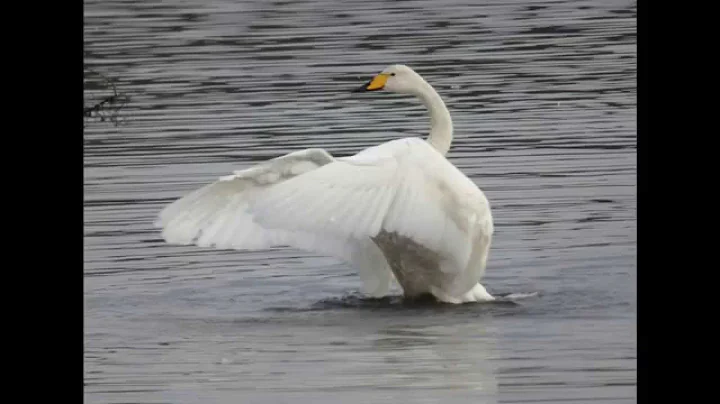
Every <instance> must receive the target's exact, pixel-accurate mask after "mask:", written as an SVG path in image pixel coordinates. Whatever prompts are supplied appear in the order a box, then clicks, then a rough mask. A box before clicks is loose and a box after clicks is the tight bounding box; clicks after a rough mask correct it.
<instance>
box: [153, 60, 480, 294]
mask: <svg viewBox="0 0 720 404" xmlns="http://www.w3.org/2000/svg"><path fill="white" fill-rule="evenodd" d="M363 88H364V89H365V90H368V91H372V90H379V89H386V90H389V91H394V92H401V93H409V94H414V95H416V96H418V97H419V98H420V99H421V100H422V102H423V104H425V106H426V107H427V108H428V110H429V112H430V117H431V131H430V136H429V137H428V139H427V141H425V140H422V139H419V138H403V139H397V140H393V141H389V142H387V143H383V144H381V145H379V146H375V147H370V148H368V149H365V150H363V151H361V152H360V153H358V154H356V155H354V156H350V157H343V158H333V157H332V156H331V155H330V154H328V153H327V152H326V151H324V150H322V149H307V150H302V151H298V152H294V153H290V154H287V155H285V156H282V157H278V158H275V159H272V160H269V161H267V162H265V163H262V164H259V165H257V166H254V167H251V168H249V169H246V170H242V171H237V172H235V173H234V174H232V175H229V176H226V177H222V178H220V179H219V180H218V181H216V182H215V183H212V184H210V185H207V186H205V187H204V188H201V189H199V190H197V191H195V192H194V193H192V194H190V195H187V196H185V197H183V198H181V199H179V200H177V201H176V202H174V203H172V204H171V205H170V206H168V207H167V208H165V210H163V212H162V213H161V214H160V219H159V221H158V225H159V226H160V227H161V228H162V230H163V232H162V234H163V237H164V238H165V240H166V241H167V242H169V243H174V244H197V245H199V246H202V247H215V248H223V249H225V248H227V249H258V248H267V247H271V246H281V245H289V246H294V247H297V248H301V249H305V250H309V251H315V252H320V253H324V254H328V255H330V256H335V257H337V258H341V259H343V260H345V261H347V262H349V263H350V264H351V265H352V266H353V267H354V268H355V269H356V270H357V271H358V273H359V275H360V278H361V280H362V283H363V288H362V289H363V291H364V292H365V293H367V294H369V295H371V296H375V297H380V296H384V295H386V294H387V293H388V292H389V289H390V286H391V282H392V280H393V278H395V279H396V280H397V281H398V283H399V284H400V286H401V287H402V288H403V291H404V293H405V295H406V296H408V297H415V296H419V295H424V294H431V295H433V296H435V297H436V298H437V299H438V300H440V301H443V302H448V303H463V302H474V301H486V300H493V299H494V298H493V297H492V296H491V295H490V294H489V293H488V292H487V291H486V290H485V288H484V287H483V286H482V285H481V284H480V283H478V282H479V281H480V279H481V278H482V276H483V274H484V272H485V265H486V261H487V256H488V251H489V249H490V242H491V238H492V233H493V221H492V215H491V213H490V206H489V203H488V201H487V199H486V198H485V195H484V194H483V192H482V191H481V190H480V189H479V188H478V187H477V186H476V185H475V183H473V182H472V181H471V180H470V179H469V178H467V177H466V176H465V175H464V174H462V173H461V172H460V171H459V170H458V169H457V168H456V167H455V166H453V165H452V164H451V163H450V162H449V161H448V160H447V159H446V158H445V157H444V156H445V154H446V153H447V151H448V149H449V147H450V143H451V141H452V120H451V118H450V114H449V113H448V111H447V108H445V104H444V103H443V101H442V99H441V98H440V96H439V95H438V94H437V93H436V92H435V90H434V89H433V88H432V87H431V86H430V85H429V84H428V83H427V82H425V80H423V79H422V78H421V77H420V76H419V75H418V74H417V73H415V72H414V71H412V70H411V69H410V68H409V67H406V66H402V65H393V66H390V67H388V68H387V69H385V70H384V71H383V72H382V73H380V74H379V75H377V76H376V77H375V78H374V79H373V80H372V81H371V82H369V83H368V84H367V85H366V86H364V87H363Z"/></svg>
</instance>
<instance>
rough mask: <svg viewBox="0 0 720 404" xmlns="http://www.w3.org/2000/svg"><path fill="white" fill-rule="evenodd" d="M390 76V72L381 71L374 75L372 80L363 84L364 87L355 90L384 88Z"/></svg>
mask: <svg viewBox="0 0 720 404" xmlns="http://www.w3.org/2000/svg"><path fill="white" fill-rule="evenodd" d="M388 77H390V74H388V73H380V74H378V75H377V76H375V77H373V79H372V80H370V81H368V82H367V83H365V84H363V85H362V87H360V88H358V89H357V90H355V92H361V91H377V90H382V89H383V87H385V83H387V80H388Z"/></svg>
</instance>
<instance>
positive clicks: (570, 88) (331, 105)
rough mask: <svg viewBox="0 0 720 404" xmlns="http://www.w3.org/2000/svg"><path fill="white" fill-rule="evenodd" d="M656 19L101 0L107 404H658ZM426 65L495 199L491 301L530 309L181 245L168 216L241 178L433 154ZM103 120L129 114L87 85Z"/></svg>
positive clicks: (101, 320) (517, 10) (101, 297)
mask: <svg viewBox="0 0 720 404" xmlns="http://www.w3.org/2000/svg"><path fill="white" fill-rule="evenodd" d="M635 17H636V6H635V3H634V2H632V1H607V0H594V1H565V0H559V1H547V0H540V1H485V2H481V1H470V0H466V1H452V0H450V1H448V0H443V1H428V0H420V1H412V0H411V1H389V0H386V1H373V0H364V1H330V0H308V1H295V0H286V1H275V2H272V1H260V0H257V1H239V0H236V1H230V0H210V1H202V0H172V1H158V0H146V1H140V0H102V1H100V0H85V28H84V36H85V64H86V70H88V69H91V70H92V71H94V72H97V73H101V74H103V75H106V76H107V77H111V78H113V79H116V80H117V84H116V88H117V91H118V92H121V93H123V94H125V95H127V96H129V97H130V101H129V102H128V103H127V105H126V106H125V108H123V109H122V110H120V111H119V112H118V113H117V116H119V117H120V118H121V122H120V124H119V125H117V126H116V125H115V124H114V123H113V122H110V121H108V120H105V121H100V119H99V118H88V119H86V128H85V134H84V146H85V177H84V179H85V203H84V212H85V218H84V221H85V261H84V263H85V266H84V287H85V294H84V303H85V342H84V346H85V351H84V363H85V380H84V383H85V387H84V389H85V400H86V402H88V403H289V402H293V403H295V402H300V403H378V402H391V401H400V402H403V403H453V402H462V403H467V402H472V403H500V402H502V403H521V402H523V403H535V402H547V403H559V402H570V403H590V402H592V403H606V402H607V403H609V402H612V403H630V402H635V397H636V381H637V376H636V363H637V361H636V343H635V340H636V314H635V312H636V307H637V306H636V293H635V288H636V272H635V258H636V240H637V236H636V219H635V211H636V194H635V182H636V140H635V139H636V137H635V136H636V122H635V115H636V86H635V81H636V49H637V47H636V36H635V24H636V23H635ZM391 63H404V64H408V65H410V66H411V67H413V68H415V69H416V70H417V71H418V72H419V73H420V74H421V75H423V76H424V77H425V78H426V80H427V81H428V82H430V83H431V84H432V85H433V86H435V88H436V89H437V91H438V92H439V93H440V94H441V96H442V97H443V98H444V99H445V101H446V103H447V105H448V107H449V109H450V110H451V113H452V114H453V119H454V122H455V126H456V129H455V136H456V139H455V142H454V144H453V148H452V149H451V151H450V154H449V156H448V158H449V159H450V161H451V162H453V163H454V164H456V165H457V166H458V167H459V168H460V169H461V170H462V171H463V172H465V173H466V174H467V175H468V176H469V177H470V178H471V179H472V180H474V181H475V182H476V183H477V184H478V185H479V186H480V187H481V188H482V189H483V190H484V191H485V193H486V195H487V196H488V198H489V200H490V201H491V204H492V207H493V214H494V217H495V228H496V236H495V239H494V242H493V248H492V250H491V254H490V259H489V262H488V269H487V275H486V277H485V278H484V281H483V284H485V285H486V287H487V288H488V291H490V292H491V293H494V294H498V295H508V294H513V296H510V297H509V298H508V299H511V298H512V299H515V300H514V303H513V302H501V303H494V304H467V305H461V306H452V305H440V304H431V303H415V304H410V303H407V302H404V301H403V300H402V299H401V298H400V295H399V292H397V291H396V292H395V295H394V296H392V297H390V298H386V299H380V300H368V299H364V298H362V297H361V296H360V295H359V294H358V292H357V290H358V288H359V282H360V281H359V279H358V277H357V276H356V274H354V273H353V272H352V271H351V270H350V269H349V267H348V266H346V265H344V264H342V263H340V262H338V261H336V260H334V259H330V258H326V257H322V256H317V255H315V254H310V253H304V252H301V251H297V250H293V249H289V248H277V249H271V250H264V251H249V252H248V251H217V250H209V249H201V248H197V247H185V246H182V247H181V246H170V245H167V244H165V243H164V242H163V241H162V239H161V238H160V236H159V234H158V231H157V230H156V229H154V228H153V226H152V222H153V221H154V220H155V216H156V214H157V213H158V212H159V211H160V210H161V209H162V207H163V206H165V205H166V204H167V203H169V202H171V201H172V200H174V199H175V198H178V197H180V196H182V195H184V194H186V193H187V192H189V191H191V190H193V189H196V188H198V187H200V186H202V185H204V184H207V183H209V182H211V181H213V180H215V179H216V178H217V177H219V176H222V175H226V174H228V173H230V172H231V171H232V170H237V169H242V168H246V167H249V166H251V165H252V164H254V163H255V162H257V161H261V160H265V159H269V158H272V157H276V156H278V155H282V154H285V153H288V152H291V151H294V150H299V149H303V148H307V147H324V148H326V149H327V150H328V151H329V152H330V153H332V154H333V155H336V156H344V155H350V154H352V153H355V152H358V151H359V150H361V149H363V148H365V147H368V146H371V145H375V144H378V143H381V142H384V141H388V140H391V139H395V138H398V137H401V136H424V135H425V134H426V133H427V129H428V119H427V117H426V115H425V110H424V109H423V107H422V106H421V105H419V104H418V103H417V101H416V100H414V99H411V98H408V97H405V96H400V95H390V94H382V93H370V94H355V93H351V92H350V91H351V90H352V89H354V88H355V87H357V86H359V85H360V84H362V83H363V82H364V81H366V80H367V79H369V78H370V77H371V76H372V75H374V74H375V73H378V72H379V71H380V70H382V69H383V68H384V67H385V66H386V65H388V64H391ZM86 77H87V78H88V81H87V82H86V100H85V103H86V105H89V104H91V103H92V102H93V100H97V99H100V98H102V97H105V96H107V95H109V93H108V91H110V90H108V88H107V87H103V85H101V83H99V82H98V81H97V80H95V82H93V80H90V77H91V75H88V76H86Z"/></svg>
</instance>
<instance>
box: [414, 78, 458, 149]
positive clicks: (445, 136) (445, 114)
mask: <svg viewBox="0 0 720 404" xmlns="http://www.w3.org/2000/svg"><path fill="white" fill-rule="evenodd" d="M418 97H420V100H421V101H422V103H423V104H424V105H425V107H427V109H428V112H429V113H430V136H428V139H427V141H428V143H430V144H431V145H432V146H433V147H434V148H435V149H437V151H439V152H440V153H441V154H442V155H443V156H444V155H446V154H447V152H448V150H450V144H451V143H452V139H453V124H452V118H450V112H449V111H448V109H447V107H445V103H444V102H443V100H442V98H440V95H439V94H438V93H437V92H436V91H435V89H434V88H432V86H431V85H430V84H428V83H427V82H425V81H424V80H423V85H422V86H420V91H419V92H418Z"/></svg>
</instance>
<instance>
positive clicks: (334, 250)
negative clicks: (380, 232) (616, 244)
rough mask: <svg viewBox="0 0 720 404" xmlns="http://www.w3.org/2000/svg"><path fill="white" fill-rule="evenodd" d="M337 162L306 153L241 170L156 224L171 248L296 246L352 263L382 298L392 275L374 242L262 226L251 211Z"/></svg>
mask: <svg viewBox="0 0 720 404" xmlns="http://www.w3.org/2000/svg"><path fill="white" fill-rule="evenodd" d="M334 161H335V160H334V159H333V157H332V156H331V155H330V154H329V153H327V152H326V151H325V150H322V149H307V150H302V151H298V152H293V153H290V154H287V155H285V156H282V157H278V158H275V159H272V160H269V161H267V162H265V163H262V164H259V165H256V166H254V167H251V168H248V169H246V170H242V171H236V172H235V173H233V174H232V175H228V176H225V177H222V178H220V179H219V180H217V181H215V182H214V183H212V184H209V185H207V186H205V187H203V188H200V189H198V190H196V191H194V192H192V193H191V194H189V195H187V196H185V197H183V198H180V199H178V200H177V201H175V202H173V203H172V204H170V205H168V206H167V207H166V208H165V209H164V210H163V211H162V212H161V213H160V216H159V218H158V220H157V221H156V222H155V225H156V226H157V227H159V228H161V229H162V236H163V238H164V239H165V240H166V241H167V242H168V243H171V244H183V245H188V244H196V245H198V246H201V247H214V248H221V249H261V248H269V247H274V246H293V247H297V248H301V249H304V250H308V251H313V252H319V253H323V254H327V255H329V256H333V257H336V258H339V259H342V260H345V261H347V262H349V263H350V264H351V265H352V266H353V267H354V268H355V270H356V271H358V273H359V274H360V278H361V279H362V281H363V291H364V292H365V293H368V294H370V295H373V296H383V295H385V294H387V292H388V290H389V287H390V284H391V281H392V278H393V276H392V272H391V271H390V268H389V267H388V266H387V262H386V261H385V258H384V257H383V255H382V252H381V251H380V250H379V249H378V247H377V246H376V245H375V244H374V243H372V241H371V240H369V239H355V238H353V237H349V236H346V237H338V236H337V235H333V234H323V233H317V232H312V231H311V232H308V231H302V230H300V229H286V228H282V227H280V228H270V227H267V226H265V225H263V224H262V223H261V222H257V221H256V220H255V217H254V214H253V213H252V212H250V210H249V206H250V204H251V203H253V202H254V201H255V200H256V199H257V198H258V197H259V196H262V195H263V194H264V193H266V192H268V190H269V189H272V188H273V187H275V186H277V185H278V184H282V183H283V182H286V181H288V180H290V179H292V178H297V177H299V176H303V175H306V174H307V173H309V172H312V171H313V170H316V169H318V168H320V167H322V166H325V165H327V164H331V163H332V162H334Z"/></svg>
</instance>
